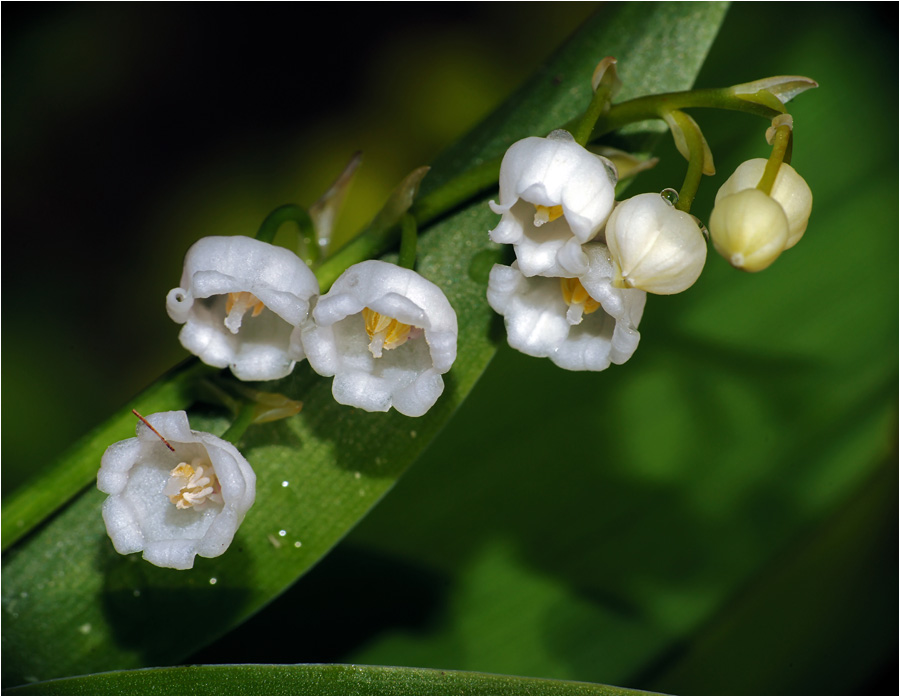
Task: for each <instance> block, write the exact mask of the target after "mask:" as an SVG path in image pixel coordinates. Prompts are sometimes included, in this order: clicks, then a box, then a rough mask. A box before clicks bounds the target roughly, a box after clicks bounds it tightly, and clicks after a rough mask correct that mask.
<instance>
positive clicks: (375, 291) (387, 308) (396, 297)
mask: <svg viewBox="0 0 900 697" xmlns="http://www.w3.org/2000/svg"><path fill="white" fill-rule="evenodd" d="M312 318H313V319H314V320H315V321H312V320H310V321H307V322H306V323H304V325H303V326H302V327H301V329H300V331H299V334H300V335H301V337H302V342H303V348H304V350H305V352H306V356H307V358H308V360H309V364H310V366H311V367H312V368H313V370H315V371H316V372H317V373H319V374H320V375H324V376H326V377H330V376H332V375H333V376H334V383H333V385H332V393H333V394H334V398H335V399H336V400H337V401H338V402H340V403H341V404H347V405H350V406H354V407H359V408H361V409H365V410H366V411H387V410H388V409H390V408H391V407H393V408H395V409H396V410H397V411H399V412H400V413H401V414H405V415H406V416H421V415H422V414H424V413H425V412H427V411H428V410H429V409H430V408H431V407H432V406H433V405H434V403H435V402H436V401H437V399H438V397H440V395H441V393H442V392H443V391H444V381H443V378H442V377H441V375H442V374H443V373H446V372H447V371H448V370H450V366H451V365H452V364H453V361H454V360H455V359H456V338H457V323H456V313H455V312H454V310H453V308H452V307H451V305H450V303H449V302H448V300H447V297H446V296H445V295H444V293H443V291H442V290H441V289H440V288H438V287H437V286H436V285H435V284H434V283H432V282H431V281H428V280H426V279H425V278H423V277H422V276H420V275H419V274H418V273H416V272H415V271H412V270H410V269H405V268H401V267H399V266H395V265H393V264H388V263H387V262H383V261H377V260H370V261H364V262H362V263H360V264H356V265H354V266H351V267H350V268H349V269H347V270H346V271H345V272H344V273H343V274H341V276H340V277H339V278H338V279H337V281H335V282H334V285H333V286H332V287H331V290H330V291H329V292H328V293H327V294H325V295H323V296H322V297H321V298H319V299H318V301H317V302H316V303H315V305H314V308H313V311H312Z"/></svg>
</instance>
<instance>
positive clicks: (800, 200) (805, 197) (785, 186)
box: [716, 157, 812, 249]
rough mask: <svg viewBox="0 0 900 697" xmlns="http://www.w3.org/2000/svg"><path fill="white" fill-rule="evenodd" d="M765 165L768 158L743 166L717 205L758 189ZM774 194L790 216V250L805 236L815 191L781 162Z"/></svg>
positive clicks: (788, 216)
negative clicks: (721, 201)
mask: <svg viewBox="0 0 900 697" xmlns="http://www.w3.org/2000/svg"><path fill="white" fill-rule="evenodd" d="M766 162H767V161H766V160H765V159H763V158H761V157H758V158H756V159H753V160H747V161H746V162H744V163H742V164H741V165H740V167H738V168H737V169H736V170H735V171H734V174H732V175H731V176H730V177H728V179H727V181H726V182H725V183H724V184H722V188H721V189H719V193H717V194H716V205H718V204H719V201H720V200H721V199H723V198H725V197H726V196H731V195H732V194H736V193H738V192H739V191H743V190H745V189H755V188H756V185H757V184H759V180H760V179H762V176H763V172H764V171H765V169H766ZM771 195H772V198H774V199H775V200H776V201H777V202H778V204H779V205H780V206H781V207H782V208H783V209H784V214H785V216H786V217H787V221H788V239H787V243H786V244H785V245H784V248H785V249H790V248H791V247H793V246H794V245H795V244H797V243H798V242H799V241H800V238H801V237H803V233H804V232H806V226H807V224H808V223H809V216H810V213H812V190H811V189H810V188H809V185H808V184H807V183H806V181H805V180H804V179H803V177H801V176H800V175H799V174H797V172H796V170H795V169H794V168H793V167H791V166H790V165H789V164H786V163H782V165H781V168H780V169H779V170H778V176H777V177H775V185H774V186H773V187H772V194H771Z"/></svg>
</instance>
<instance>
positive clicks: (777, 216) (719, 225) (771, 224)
mask: <svg viewBox="0 0 900 697" xmlns="http://www.w3.org/2000/svg"><path fill="white" fill-rule="evenodd" d="M709 234H710V237H711V238H712V241H713V245H714V246H715V248H716V251H717V252H718V253H719V254H721V255H722V256H723V257H725V259H727V260H728V263H729V264H731V265H732V266H734V267H735V268H736V269H741V270H743V271H762V270H763V269H765V268H766V267H768V266H769V265H770V264H771V263H772V262H773V261H775V260H776V259H777V258H778V257H779V255H780V254H781V253H782V252H783V251H784V250H785V248H786V244H787V241H788V239H789V237H790V223H789V222H788V219H787V216H786V215H785V214H784V209H783V208H782V207H781V206H780V205H779V204H778V202H777V201H776V200H775V199H774V198H772V197H771V196H767V195H766V194H764V193H763V192H762V191H760V190H759V189H744V190H743V191H738V192H737V193H736V194H731V195H729V196H725V197H723V198H722V199H721V200H718V199H717V201H716V206H715V208H713V212H712V215H711V216H710V218H709Z"/></svg>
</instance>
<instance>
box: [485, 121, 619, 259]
mask: <svg viewBox="0 0 900 697" xmlns="http://www.w3.org/2000/svg"><path fill="white" fill-rule="evenodd" d="M616 180H617V174H616V169H615V166H614V165H613V164H612V163H611V162H610V161H609V160H607V159H606V158H605V157H601V156H599V155H594V154H593V153H591V152H589V151H588V150H586V149H585V148H583V147H582V146H580V145H579V144H578V143H576V142H575V140H574V138H573V137H572V136H571V134H569V133H568V132H566V131H562V130H560V131H553V132H552V133H551V134H550V135H549V136H547V137H546V138H525V139H524V140H520V141H518V142H517V143H514V144H513V145H512V146H511V147H510V148H509V150H507V151H506V155H504V157H503V162H502V163H501V165H500V195H499V203H496V202H494V201H491V202H490V206H491V210H493V211H494V213H500V214H502V216H503V217H502V218H501V219H500V223H499V224H498V225H497V227H495V228H494V229H493V230H492V231H491V233H490V234H491V239H492V240H493V241H494V242H499V243H501V244H512V245H515V250H516V258H517V261H518V265H519V270H520V272H521V273H522V274H524V275H525V276H578V275H580V274H582V273H584V272H585V271H586V270H587V265H588V260H587V256H586V254H585V253H584V251H583V250H582V248H581V245H582V244H584V243H586V242H588V241H589V240H592V239H593V238H594V237H596V236H597V234H598V233H599V232H600V230H601V229H602V228H603V224H604V223H605V222H606V219H607V218H608V217H609V214H610V212H611V211H612V208H613V202H614V198H615V186H616Z"/></svg>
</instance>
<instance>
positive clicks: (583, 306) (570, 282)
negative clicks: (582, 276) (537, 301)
mask: <svg viewBox="0 0 900 697" xmlns="http://www.w3.org/2000/svg"><path fill="white" fill-rule="evenodd" d="M559 286H560V289H561V290H562V296H563V300H565V301H566V305H568V306H569V310H568V312H567V313H566V319H567V320H568V322H569V324H580V323H581V318H582V315H589V314H591V313H592V312H596V311H597V310H599V309H600V307H601V305H600V303H599V302H597V301H596V300H594V299H593V298H592V297H591V296H590V295H589V294H588V292H587V290H585V288H584V286H583V285H581V281H580V280H578V279H577V278H560V279H559Z"/></svg>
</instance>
